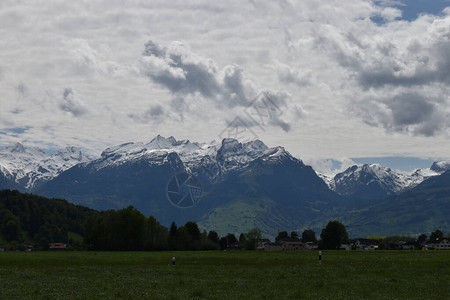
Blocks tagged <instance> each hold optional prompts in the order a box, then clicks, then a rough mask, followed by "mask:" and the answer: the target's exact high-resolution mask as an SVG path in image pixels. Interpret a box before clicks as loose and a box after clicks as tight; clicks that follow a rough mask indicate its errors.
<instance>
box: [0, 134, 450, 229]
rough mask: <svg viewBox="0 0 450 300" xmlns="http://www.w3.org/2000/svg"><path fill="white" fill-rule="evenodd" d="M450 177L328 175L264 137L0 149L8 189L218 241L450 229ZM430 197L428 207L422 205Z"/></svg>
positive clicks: (376, 172)
mask: <svg viewBox="0 0 450 300" xmlns="http://www.w3.org/2000/svg"><path fill="white" fill-rule="evenodd" d="M448 170H450V163H449V162H436V163H434V164H433V165H432V166H431V167H430V168H429V169H418V170H415V171H414V172H411V173H406V172H400V171H396V170H392V169H389V168H386V167H383V166H381V165H378V164H370V165H357V166H356V165H355V166H352V167H350V168H348V169H347V170H345V171H344V172H342V173H338V174H335V175H334V176H329V175H324V174H319V173H316V172H315V171H314V170H313V169H312V168H311V167H310V166H307V165H305V164H304V163H303V162H302V161H301V160H300V159H298V158H295V157H293V156H292V155H291V154H289V152H287V151H286V150H285V149H284V148H283V147H274V148H269V147H267V146H266V145H265V144H264V143H263V142H262V141H259V140H256V141H251V142H247V143H240V142H239V141H237V140H235V139H224V140H222V141H220V142H212V143H209V144H205V143H196V142H190V141H189V140H181V141H178V140H176V139H175V138H174V137H169V138H164V137H162V136H160V135H158V136H157V137H155V138H154V139H152V140H151V141H150V142H149V143H126V144H122V145H118V146H115V147H111V148H108V149H105V150H104V151H103V152H102V153H101V155H100V157H94V156H90V155H85V154H83V152H82V151H81V150H80V149H78V148H74V147H68V148H65V149H63V150H61V151H59V152H57V153H55V154H53V155H47V154H46V153H45V152H44V151H42V150H40V149H39V148H33V147H25V146H23V145H21V144H15V145H12V146H7V147H4V148H2V149H0V189H18V190H21V191H27V192H32V193H35V194H39V195H43V196H47V197H55V198H64V199H66V200H68V201H70V202H73V203H75V204H80V205H84V206H88V207H91V208H94V209H100V210H107V209H119V208H123V207H126V206H129V205H132V206H134V207H135V208H137V209H139V210H140V211H141V212H143V213H144V214H146V215H153V216H155V217H156V218H157V219H158V220H159V221H160V222H161V223H162V224H164V225H166V226H168V225H169V224H170V223H171V222H172V221H175V222H176V223H177V224H184V223H185V222H187V221H190V220H193V221H196V222H198V223H199V225H200V226H201V227H203V228H207V229H211V230H212V229H214V230H217V231H218V232H219V233H220V234H226V233H228V232H232V233H239V232H245V231H247V230H249V229H250V228H253V227H258V228H259V229H261V230H262V231H263V233H264V234H266V235H268V236H274V235H276V234H277V232H278V231H282V230H302V229H304V228H307V227H310V228H313V229H315V230H316V231H318V230H320V228H321V226H323V224H325V223H326V222H327V221H328V220H330V219H338V220H342V221H344V222H347V224H349V227H348V229H349V232H350V233H351V234H352V233H355V234H360V235H374V234H395V233H397V234H406V233H408V234H417V233H421V231H420V229H421V226H422V227H423V230H430V231H431V230H433V229H434V227H438V228H440V229H441V230H445V229H446V228H447V229H450V224H447V223H445V218H444V219H442V218H441V217H439V216H441V215H442V213H446V212H447V211H448V210H449V209H450V204H449V203H448V200H446V199H447V198H449V197H448V196H447V195H448V193H447V194H446V191H447V188H449V187H450V182H449V181H446V180H445V178H447V177H448V176H450V175H448V172H447V171H448ZM431 182H436V183H435V184H431ZM430 185H431V186H432V187H429V186H430ZM437 186H438V187H437ZM437 190H439V193H436V191H437ZM417 195H421V196H420V197H419V196H417ZM428 196H430V197H432V199H433V205H432V206H430V207H428V206H427V203H429V202H426V201H425V200H423V201H422V200H421V199H427V197H428ZM417 197H419V198H417ZM408 207H420V210H418V211H417V214H418V216H415V217H414V218H415V219H414V218H413V220H412V221H411V222H396V221H395V220H402V219H403V220H404V219H405V218H410V217H411V216H410V215H411V212H410V211H408V209H407V208H408ZM433 207H434V208H433ZM437 207H439V208H440V210H437V209H436V208H437ZM430 210H432V211H430ZM377 216H378V217H379V216H385V217H386V218H387V219H386V221H385V222H383V221H382V220H381V219H380V218H377ZM414 220H416V221H414ZM352 224H353V226H354V227H351V226H350V225H352ZM355 224H356V225H355ZM442 226H447V227H446V228H444V227H442Z"/></svg>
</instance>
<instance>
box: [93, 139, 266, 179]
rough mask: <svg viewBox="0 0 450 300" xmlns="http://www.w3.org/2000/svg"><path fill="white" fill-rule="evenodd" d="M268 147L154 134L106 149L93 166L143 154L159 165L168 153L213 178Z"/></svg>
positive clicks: (124, 160)
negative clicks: (197, 140) (144, 141)
mask: <svg viewBox="0 0 450 300" xmlns="http://www.w3.org/2000/svg"><path fill="white" fill-rule="evenodd" d="M268 149H269V148H268V147H267V146H266V145H265V144H264V143H263V142H261V141H259V140H256V141H251V142H248V143H244V144H242V143H240V142H239V141H237V140H235V139H224V140H223V141H222V142H221V143H220V144H219V143H217V142H215V141H213V142H211V143H210V144H205V143H196V142H194V143H192V142H190V141H189V140H180V141H178V140H176V139H175V138H174V137H172V136H171V137H169V138H165V137H162V136H160V135H158V136H157V137H155V138H154V139H152V140H151V141H150V142H149V143H147V144H144V143H127V144H123V145H119V146H116V147H111V148H108V149H106V150H105V151H103V153H102V154H101V157H100V158H99V159H98V160H97V168H104V167H107V166H111V165H120V164H123V163H126V162H129V161H135V160H139V159H142V158H144V157H145V159H146V160H147V161H148V162H149V163H151V164H162V163H164V162H165V161H164V157H166V156H167V154H168V153H176V154H177V155H178V156H179V158H180V159H181V161H182V162H183V163H184V165H185V166H186V167H187V168H189V169H190V170H196V169H202V170H203V171H205V172H206V173H209V176H210V177H215V176H218V175H219V174H224V173H225V172H228V171H231V170H235V169H238V168H241V167H243V166H245V165H247V164H248V163H249V162H251V161H252V160H254V159H255V158H257V157H259V156H261V155H263V154H264V153H266V152H267V151H268Z"/></svg>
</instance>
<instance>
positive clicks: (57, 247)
mask: <svg viewBox="0 0 450 300" xmlns="http://www.w3.org/2000/svg"><path fill="white" fill-rule="evenodd" d="M48 250H52V251H61V250H66V244H64V243H50V245H49V246H48Z"/></svg>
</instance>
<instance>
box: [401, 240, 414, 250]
mask: <svg viewBox="0 0 450 300" xmlns="http://www.w3.org/2000/svg"><path fill="white" fill-rule="evenodd" d="M416 247H417V243H416V242H413V241H411V242H405V243H403V244H401V245H400V249H402V250H415V249H416Z"/></svg>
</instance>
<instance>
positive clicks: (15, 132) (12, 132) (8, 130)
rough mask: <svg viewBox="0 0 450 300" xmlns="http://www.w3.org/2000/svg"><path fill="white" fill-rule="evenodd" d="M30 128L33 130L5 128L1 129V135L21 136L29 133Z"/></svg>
mask: <svg viewBox="0 0 450 300" xmlns="http://www.w3.org/2000/svg"><path fill="white" fill-rule="evenodd" d="M30 128H31V127H30V126H25V127H13V128H4V129H0V134H2V135H12V136H17V135H19V134H22V133H25V132H27V131H28V130H29V129H30Z"/></svg>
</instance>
